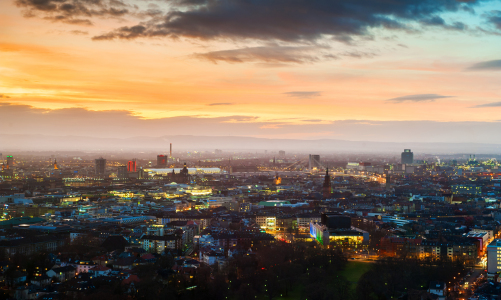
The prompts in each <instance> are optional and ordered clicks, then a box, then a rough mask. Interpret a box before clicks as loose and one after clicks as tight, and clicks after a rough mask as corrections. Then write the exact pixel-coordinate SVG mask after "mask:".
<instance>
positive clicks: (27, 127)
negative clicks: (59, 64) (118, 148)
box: [0, 104, 501, 150]
mask: <svg viewBox="0 0 501 300" xmlns="http://www.w3.org/2000/svg"><path fill="white" fill-rule="evenodd" d="M19 120H23V122H19ZM304 122H308V123H307V124H305V123H304ZM62 125H64V126H62ZM0 128H3V129H4V131H5V132H8V133H9V134H13V135H22V134H43V135H54V136H89V137H97V138H114V137H120V138H133V137H137V136H150V137H160V136H164V135H166V128H168V134H169V135H197V136H247V137H268V138H278V139H283V138H301V139H319V138H330V139H345V140H358V141H379V142H397V141H398V142H444V143H446V142H448V143H451V142H464V143H494V142H495V141H493V140H492V136H496V135H497V133H498V132H499V131H500V130H501V122H433V121H377V122H374V121H370V120H341V121H331V122H329V121H322V120H314V119H312V120H303V123H293V122H291V121H290V120H282V121H280V120H273V121H263V120H261V119H259V118H257V117H253V116H228V117H218V118H204V117H197V116H183V117H172V118H163V119H142V118H140V117H137V116H134V115H133V114H132V113H131V112H128V111H89V110H86V109H82V108H71V109H58V110H46V109H36V108H33V107H30V106H27V105H13V104H0ZM409 132H412V135H409ZM437 132H439V133H440V134H437ZM1 146H3V147H6V146H8V145H1ZM362 150H363V149H362Z"/></svg>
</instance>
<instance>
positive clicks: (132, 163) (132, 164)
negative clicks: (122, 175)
mask: <svg viewBox="0 0 501 300" xmlns="http://www.w3.org/2000/svg"><path fill="white" fill-rule="evenodd" d="M127 172H137V163H136V159H135V158H134V159H132V160H129V162H127Z"/></svg>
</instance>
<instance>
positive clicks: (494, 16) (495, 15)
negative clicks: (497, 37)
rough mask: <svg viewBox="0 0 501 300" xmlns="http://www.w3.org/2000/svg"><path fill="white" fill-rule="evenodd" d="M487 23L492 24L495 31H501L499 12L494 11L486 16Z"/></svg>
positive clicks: (500, 14)
mask: <svg viewBox="0 0 501 300" xmlns="http://www.w3.org/2000/svg"><path fill="white" fill-rule="evenodd" d="M487 20H488V22H490V23H492V25H494V26H495V27H496V28H497V29H499V30H501V11H499V10H494V11H491V12H490V13H489V14H487Z"/></svg>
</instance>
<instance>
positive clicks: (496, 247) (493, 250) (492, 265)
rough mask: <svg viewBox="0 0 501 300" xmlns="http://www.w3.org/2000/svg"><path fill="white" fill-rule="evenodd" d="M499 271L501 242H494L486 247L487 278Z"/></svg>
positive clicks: (500, 269) (500, 265)
mask: <svg viewBox="0 0 501 300" xmlns="http://www.w3.org/2000/svg"><path fill="white" fill-rule="evenodd" d="M499 271H501V240H494V241H492V242H491V243H490V244H489V245H488V246H487V274H488V275H487V276H489V275H490V274H493V275H495V274H496V273H498V272H499Z"/></svg>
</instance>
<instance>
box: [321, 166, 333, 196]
mask: <svg viewBox="0 0 501 300" xmlns="http://www.w3.org/2000/svg"><path fill="white" fill-rule="evenodd" d="M322 192H323V196H324V198H325V199H328V198H330V196H331V194H332V185H331V176H330V175H329V168H328V167H327V169H326V170H325V178H324V185H323V187H322Z"/></svg>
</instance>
